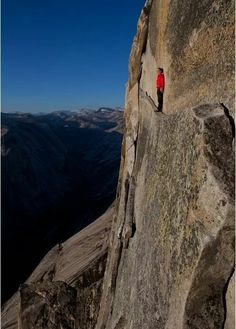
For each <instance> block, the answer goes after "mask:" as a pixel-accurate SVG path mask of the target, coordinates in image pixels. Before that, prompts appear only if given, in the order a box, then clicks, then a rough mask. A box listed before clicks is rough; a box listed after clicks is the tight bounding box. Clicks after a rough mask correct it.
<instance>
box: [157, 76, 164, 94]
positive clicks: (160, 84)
mask: <svg viewBox="0 0 236 329" xmlns="http://www.w3.org/2000/svg"><path fill="white" fill-rule="evenodd" d="M156 87H157V89H161V88H162V89H163V91H164V89H165V76H164V74H163V73H160V74H158V75H157V80H156Z"/></svg>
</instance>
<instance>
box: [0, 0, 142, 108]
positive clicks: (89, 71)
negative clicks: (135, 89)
mask: <svg viewBox="0 0 236 329" xmlns="http://www.w3.org/2000/svg"><path fill="white" fill-rule="evenodd" d="M144 2H145V1H144V0H93V1H92V0H90V1H81V0H40V1H39V0H20V1H19V0H2V110H3V111H4V112H9V111H24V112H39V111H40V112H41V111H46V112H47V111H53V110H65V109H76V108H79V107H97V106H123V104H124V95H125V83H126V81H127V78H128V58H129V53H130V49H131V45H132V40H133V37H134V35H135V33H136V26H137V20H138V17H139V14H140V12H141V9H142V7H143V5H144Z"/></svg>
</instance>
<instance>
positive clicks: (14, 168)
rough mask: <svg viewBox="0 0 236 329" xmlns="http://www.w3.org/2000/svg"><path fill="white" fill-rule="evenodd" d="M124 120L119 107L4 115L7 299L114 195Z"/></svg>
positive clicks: (3, 169) (4, 213)
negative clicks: (42, 260) (56, 245)
mask: <svg viewBox="0 0 236 329" xmlns="http://www.w3.org/2000/svg"><path fill="white" fill-rule="evenodd" d="M122 125H123V112H122V111H118V110H112V109H100V110H98V111H96V112H94V111H88V112H84V111H82V112H81V113H74V112H55V113H51V114H48V115H30V114H4V113H3V114H2V127H3V129H2V134H3V137H2V251H3V254H2V256H3V277H2V279H3V281H2V282H3V284H2V287H3V291H2V298H3V300H5V299H6V297H8V298H9V297H10V295H11V294H13V293H14V291H15V290H16V289H17V288H18V286H19V284H20V283H23V282H24V281H25V279H26V278H27V277H28V276H29V275H30V273H31V272H32V270H33V269H34V268H35V266H36V265H37V264H38V262H39V261H40V259H41V258H42V257H43V256H44V255H45V254H46V252H47V251H48V250H49V249H50V248H52V247H53V246H54V245H55V244H56V243H58V242H61V241H64V240H65V239H67V238H68V237H70V236H71V235H72V234H74V233H76V232H78V231H79V230H80V229H82V228H83V227H85V226H86V225H88V224H89V223H91V222H92V221H93V220H94V219H96V218H97V217H98V216H99V215H101V214H102V213H103V212H104V211H105V210H106V209H107V207H108V206H109V205H110V204H111V202H112V201H113V200H114V198H115V192H116V184H117V179H118V171H119V162H120V148H121V139H122ZM29 246H30V247H29ZM32 250H34V252H32ZM15 267H17V268H18V270H17V273H16V272H15V270H14V269H15Z"/></svg>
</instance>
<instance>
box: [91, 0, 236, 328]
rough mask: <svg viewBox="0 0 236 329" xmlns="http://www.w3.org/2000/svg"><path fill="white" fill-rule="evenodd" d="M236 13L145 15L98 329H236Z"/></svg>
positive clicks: (208, 4) (200, 7)
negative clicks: (161, 74)
mask: <svg viewBox="0 0 236 329" xmlns="http://www.w3.org/2000/svg"><path fill="white" fill-rule="evenodd" d="M233 9H234V3H233V1H218V0H216V1H210V0H207V1H202V2H199V3H197V2H196V1H177V0H176V1H174V0H173V1H161V0H160V1H155V0H154V1H147V2H146V5H145V7H144V9H143V11H142V13H141V16H140V19H139V23H138V29H137V35H136V37H135V39H134V43H133V48H132V51H131V57H130V63H129V71H130V79H129V83H128V85H127V93H126V107H125V117H126V130H125V137H124V140H123V147H122V159H121V169H120V179H119V186H118V205H117V210H116V216H115V218H114V221H113V225H112V233H111V240H110V248H109V256H108V262H107V267H106V272H105V278H104V287H103V295H102V300H101V306H100V312H99V317H98V322H97V325H96V329H105V328H106V329H154V328H155V329H156V328H158V329H164V328H165V329H180V328H181V329H182V328H185V329H187V328H188V329H202V328H207V329H208V328H209V329H210V328H212V329H218V328H219V329H221V328H223V327H224V326H225V324H226V323H227V325H229V327H230V328H233V323H232V321H231V323H229V321H230V320H228V319H227V317H228V316H230V318H231V319H232V314H231V315H230V310H231V309H232V308H231V307H232V306H230V305H232V299H231V301H230V297H227V296H228V295H229V293H228V295H227V290H228V291H229V289H228V283H229V279H230V277H231V275H232V271H233V269H234V156H233V144H232V143H233V136H234V131H233V130H232V128H233V127H232V123H233V120H232V118H231V117H230V116H229V113H233V98H234V88H233V84H234V76H233V69H234V59H233V55H234V50H233V48H232V46H233V39H234V15H233ZM226 44H227V45H228V46H225V45H226ZM222 47H223V49H224V50H223V49H222ZM158 66H161V67H164V70H165V73H166V80H167V86H166V93H165V105H164V113H155V112H154V110H155V109H156V90H155V75H156V71H155V68H156V67H158ZM219 71H221V72H228V74H226V75H221V74H219ZM220 103H223V104H220ZM226 105H227V106H226ZM227 110H229V113H228V111H227ZM231 290H232V289H231V288H230V291H231ZM227 309H228V310H229V311H228V312H227ZM228 323H229V324H228Z"/></svg>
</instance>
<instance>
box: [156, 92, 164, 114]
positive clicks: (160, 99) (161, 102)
mask: <svg viewBox="0 0 236 329" xmlns="http://www.w3.org/2000/svg"><path fill="white" fill-rule="evenodd" d="M157 98H158V107H157V108H158V111H160V112H161V111H162V108H163V93H162V92H161V91H160V89H157Z"/></svg>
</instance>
